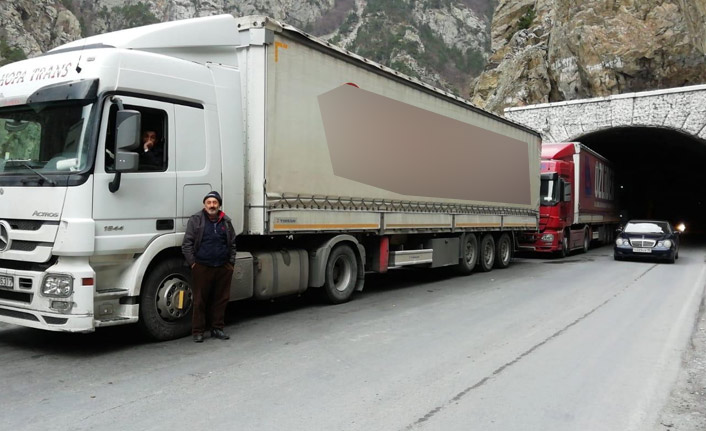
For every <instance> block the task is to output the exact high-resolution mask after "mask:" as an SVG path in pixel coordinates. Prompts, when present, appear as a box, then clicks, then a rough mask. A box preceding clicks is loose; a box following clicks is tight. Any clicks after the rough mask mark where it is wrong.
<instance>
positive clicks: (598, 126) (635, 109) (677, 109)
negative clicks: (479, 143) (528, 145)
mask: <svg viewBox="0 0 706 431" xmlns="http://www.w3.org/2000/svg"><path fill="white" fill-rule="evenodd" d="M505 117H506V118H507V119H509V120H512V121H515V122H517V123H520V124H523V125H525V126H527V127H530V128H532V129H535V130H537V131H538V132H539V133H541V134H542V139H543V140H544V141H545V142H570V141H577V140H580V138H581V136H584V135H587V134H589V133H593V132H599V131H601V130H606V129H611V128H618V127H620V128H622V127H656V128H664V129H671V130H674V131H677V132H681V133H684V134H687V135H690V136H691V137H693V138H696V139H700V140H701V141H703V142H704V144H705V145H706V85H696V86H691V87H680V88H672V89H667V90H658V91H645V92H640V93H629V94H620V95H615V96H609V97H599V98H594V99H583V100H573V101H568V102H558V103H543V104H540V105H529V106H523V107H519V108H508V109H506V110H505Z"/></svg>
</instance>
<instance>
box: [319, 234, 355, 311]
mask: <svg viewBox="0 0 706 431" xmlns="http://www.w3.org/2000/svg"><path fill="white" fill-rule="evenodd" d="M324 276H325V279H324V286H323V288H322V289H321V290H322V293H323V296H324V299H326V300H327V301H328V302H329V303H331V304H340V303H342V302H346V301H348V300H349V299H350V297H351V295H352V294H353V290H355V283H356V281H357V277H358V262H357V260H356V257H355V253H354V252H353V250H352V249H351V248H350V246H348V245H346V244H341V245H339V246H337V247H336V248H334V249H333V250H332V251H331V254H329V256H328V261H327V262H326V273H325V275H324Z"/></svg>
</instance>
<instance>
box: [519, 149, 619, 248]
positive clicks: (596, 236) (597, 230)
mask: <svg viewBox="0 0 706 431" xmlns="http://www.w3.org/2000/svg"><path fill="white" fill-rule="evenodd" d="M541 159H542V161H541V169H540V175H541V184H540V209H539V214H540V218H539V232H537V233H534V234H529V235H523V236H522V237H521V239H520V241H521V244H520V246H521V247H522V248H523V249H525V250H531V251H535V252H539V253H557V254H559V255H561V256H565V255H566V254H568V253H569V252H570V251H571V250H576V249H580V250H583V251H587V250H588V248H589V245H590V244H591V242H592V241H596V242H602V243H606V242H609V241H611V238H612V234H613V232H614V229H615V225H616V223H617V221H618V218H617V214H616V212H615V203H614V192H613V187H614V185H613V171H612V168H611V167H610V164H609V163H608V161H607V160H605V158H603V157H602V156H600V155H599V154H596V153H595V152H593V151H591V150H590V149H589V148H586V147H585V146H583V145H582V144H581V143H578V142H568V143H544V144H542V157H541Z"/></svg>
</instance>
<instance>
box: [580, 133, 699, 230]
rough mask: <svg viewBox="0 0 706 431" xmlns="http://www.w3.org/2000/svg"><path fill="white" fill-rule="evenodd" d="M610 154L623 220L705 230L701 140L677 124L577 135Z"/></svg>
mask: <svg viewBox="0 0 706 431" xmlns="http://www.w3.org/2000/svg"><path fill="white" fill-rule="evenodd" d="M576 140H577V141H580V142H582V143H583V144H585V145H586V146H587V147H589V148H591V149H592V150H594V151H596V152H597V153H599V154H601V155H603V156H604V157H606V158H607V159H608V160H610V161H611V162H612V163H613V165H614V168H615V171H616V192H617V196H618V200H619V201H618V205H619V209H620V212H621V217H622V220H624V221H627V220H628V219H636V218H651V219H664V220H668V221H671V222H672V223H679V222H684V223H685V224H686V226H687V232H690V233H697V234H704V233H706V141H703V140H701V139H698V138H694V137H692V136H689V135H686V134H684V133H681V132H679V131H676V130H672V129H665V128H650V127H620V128H614V129H608V130H602V131H599V132H593V133H589V134H586V135H583V136H581V137H579V138H577V139H576Z"/></svg>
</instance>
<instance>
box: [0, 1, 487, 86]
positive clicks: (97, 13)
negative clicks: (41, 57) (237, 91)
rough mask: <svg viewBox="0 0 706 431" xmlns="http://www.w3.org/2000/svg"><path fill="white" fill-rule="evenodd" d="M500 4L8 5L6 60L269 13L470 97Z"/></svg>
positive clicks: (1, 13)
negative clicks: (90, 40)
mask: <svg viewBox="0 0 706 431" xmlns="http://www.w3.org/2000/svg"><path fill="white" fill-rule="evenodd" d="M493 1H494V0H384V1H383V0H370V1H369V0H305V1H304V0H241V1H237V2H236V1H233V0H141V1H138V0H2V2H0V62H2V61H4V62H8V61H14V60H18V59H21V58H24V57H25V56H27V57H30V56H35V55H38V54H40V53H41V52H43V51H46V50H47V49H50V48H53V47H55V46H58V45H60V44H62V43H65V42H68V41H70V40H74V39H78V38H80V37H84V36H90V35H93V34H98V33H104V32H108V31H113V30H119V29H123V28H128V27H134V26H139V25H145V24H152V23H156V22H161V21H172V20H178V19H185V18H193V17H198V16H208V15H215V14H221V13H230V14H233V15H236V16H243V15H253V14H263V15H268V16H271V17H273V18H275V19H279V20H282V21H284V22H286V23H288V24H291V25H294V26H295V27H298V28H300V29H302V30H304V31H306V32H308V33H311V34H313V35H316V36H319V37H321V38H323V39H326V40H330V41H331V42H332V43H335V44H337V45H339V46H342V47H343V48H346V49H348V50H350V51H352V52H355V53H358V54H360V55H363V56H365V57H368V58H371V59H373V60H375V61H377V62H379V63H382V64H385V65H387V66H391V67H393V68H395V69H397V70H400V71H402V72H404V73H406V74H408V75H411V76H415V77H417V78H420V79H422V80H424V81H425V82H428V83H430V84H432V85H435V86H439V87H443V88H445V89H447V90H450V91H452V92H455V93H456V94H459V95H465V96H466V97H467V96H468V93H467V91H468V88H470V85H471V82H472V80H473V78H474V77H476V76H478V75H479V74H480V73H481V72H482V70H483V67H484V66H485V63H486V59H487V57H488V55H489V53H490V18H491V15H492V10H493V7H492V2H493Z"/></svg>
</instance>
